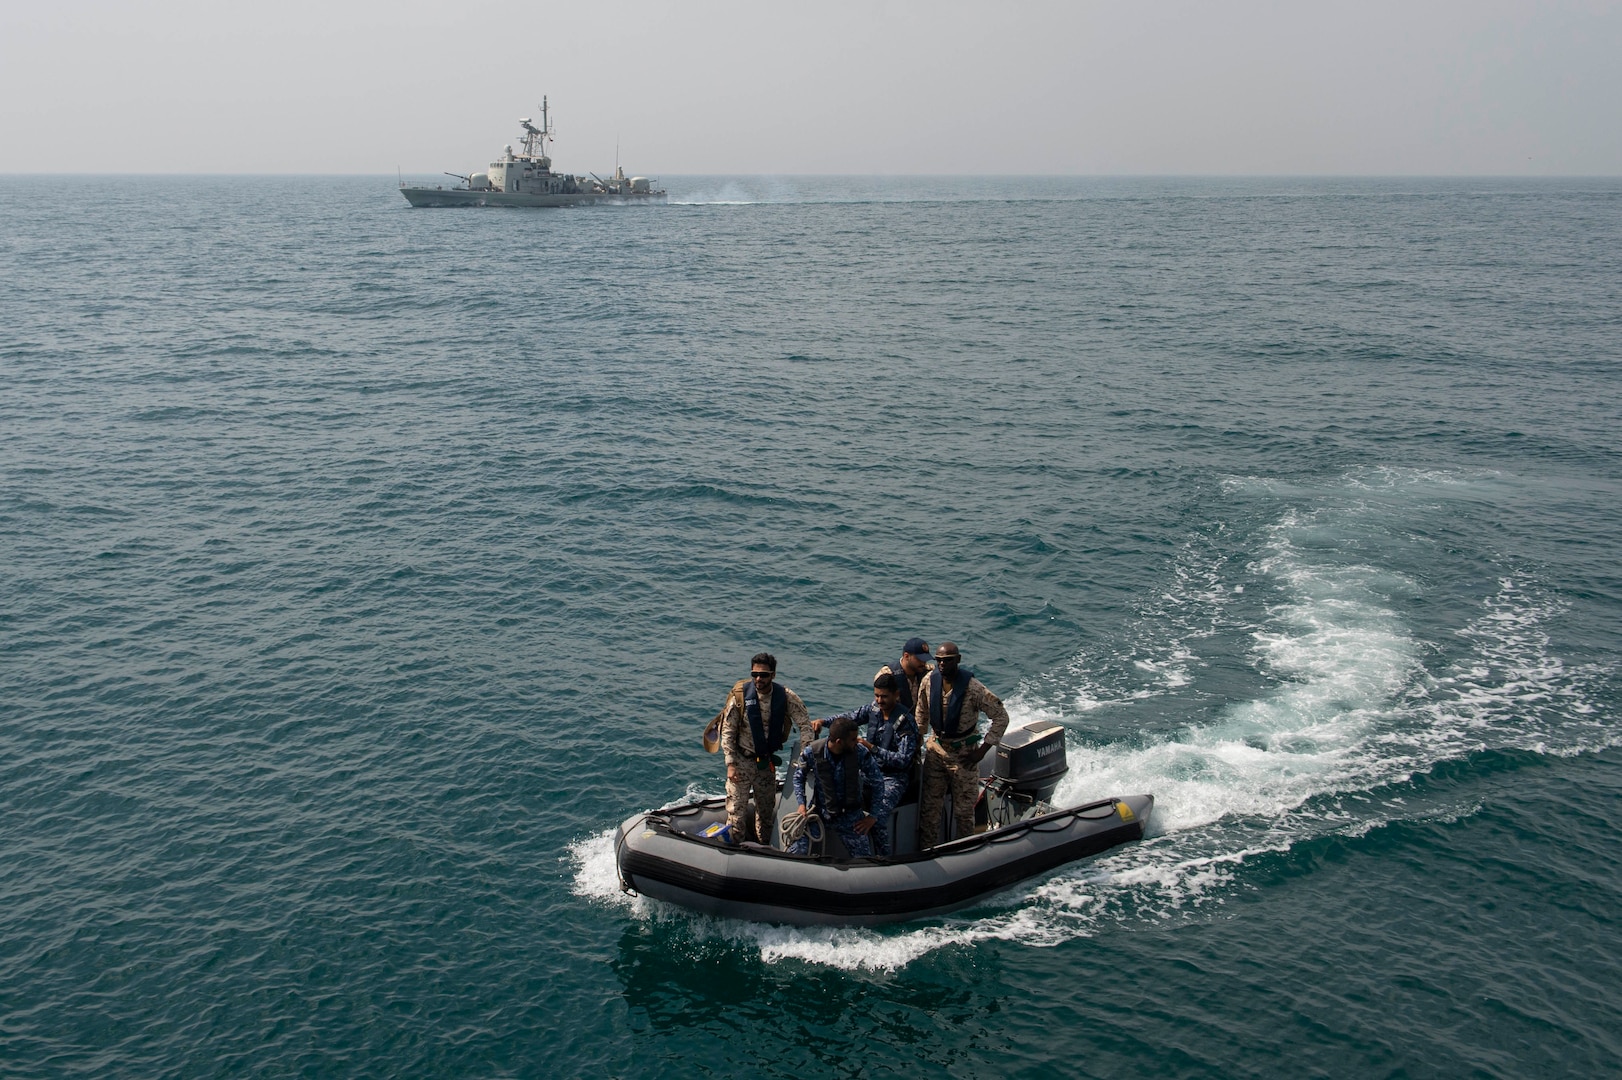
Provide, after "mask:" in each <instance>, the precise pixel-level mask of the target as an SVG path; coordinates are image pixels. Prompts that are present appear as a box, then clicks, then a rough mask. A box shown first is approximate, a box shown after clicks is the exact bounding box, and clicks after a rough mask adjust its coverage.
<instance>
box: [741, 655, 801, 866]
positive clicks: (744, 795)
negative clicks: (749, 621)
mask: <svg viewBox="0 0 1622 1080" xmlns="http://www.w3.org/2000/svg"><path fill="white" fill-rule="evenodd" d="M795 731H798V732H799V733H800V745H801V746H805V745H807V744H808V743H810V741H811V714H810V713H808V712H806V710H805V702H803V701H801V700H800V695H799V694H796V693H795V692H794V691H792V690H790V689H789V688H788V687H786V686H782V685H780V684H779V683H778V682H777V657H775V656H773V655H772V654H771V653H764V652H763V653H756V654H755V657H754V659H753V660H751V661H750V662H749V679H748V681H747V682H745V683H744V684H743V689H742V691H741V692H738V691H736V690H734V692H733V693H731V694H729V695H727V703H726V705H725V706H723V707H722V710H721V749H722V750H724V751H726V758H727V824H728V825H730V826H732V835H733V836H736V837H743V836H744V835H745V834H746V828H747V826H748V824H749V823H750V822H751V821H752V822H753V823H754V825H755V839H757V840H759V841H760V842H761V843H762V844H769V843H771V842H772V823H773V821H774V820H775V819H776V817H777V765H778V762H777V761H776V760H775V759H774V757H773V755H774V754H776V753H777V752H778V751H779V750H781V749H782V748H783V744H784V743H786V742H788V737H789V735H791V734H792V733H793V732H795ZM751 801H753V802H754V804H755V812H754V814H753V815H750V813H749V803H750V802H751Z"/></svg>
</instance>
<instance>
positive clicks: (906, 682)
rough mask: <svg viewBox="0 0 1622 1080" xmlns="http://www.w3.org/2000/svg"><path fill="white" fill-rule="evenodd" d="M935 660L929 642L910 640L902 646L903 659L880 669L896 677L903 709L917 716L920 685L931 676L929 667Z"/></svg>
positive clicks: (917, 638) (916, 638) (918, 638)
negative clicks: (915, 706) (927, 676)
mask: <svg viewBox="0 0 1622 1080" xmlns="http://www.w3.org/2000/svg"><path fill="white" fill-rule="evenodd" d="M934 659H935V658H934V657H932V656H930V655H929V642H927V641H925V640H924V639H923V638H921V637H915V638H908V639H907V643H906V644H905V645H903V646H901V659H900V660H892V661H891V662H890V663H888V664H885V665H884V666H883V667H882V668H880V669H879V670H880V671H888V672H889V673H890V674H892V675H894V676H895V678H896V689H897V690H898V691H899V692H900V695H901V698H900V700H901V707H902V708H903V709H906V710H907V711H908V712H909V713H913V715H915V716H916V715H917V713H916V712H914V710H913V706H914V705H916V704H917V703H918V684H919V683H921V682H923V679H924V676H925V675H928V674H929V665H930V664H931V663H933V662H934Z"/></svg>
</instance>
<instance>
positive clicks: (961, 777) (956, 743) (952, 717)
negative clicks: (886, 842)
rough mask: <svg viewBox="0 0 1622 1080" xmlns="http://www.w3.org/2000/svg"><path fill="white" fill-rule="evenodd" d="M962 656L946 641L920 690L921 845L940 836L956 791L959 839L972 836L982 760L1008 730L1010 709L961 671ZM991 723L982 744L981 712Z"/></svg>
mask: <svg viewBox="0 0 1622 1080" xmlns="http://www.w3.org/2000/svg"><path fill="white" fill-rule="evenodd" d="M961 660H962V655H961V654H960V653H959V652H958V649H957V646H956V645H954V644H953V643H952V642H950V641H947V642H943V643H942V644H941V647H940V648H938V649H936V650H935V670H934V671H932V672H930V673H929V677H928V678H926V679H924V680H923V681H922V682H921V683H920V684H919V686H918V712H917V716H916V719H917V721H918V729H919V730H920V731H922V732H923V733H924V790H923V793H922V794H921V795H920V796H919V799H918V847H919V849H920V850H921V849H923V848H930V847H934V846H935V845H936V844H938V843H940V838H941V812H942V810H944V809H945V806H944V804H945V802H946V793H947V791H948V790H950V791H951V793H952V823H953V825H954V826H955V827H956V829H957V835H958V837H959V838H960V839H961V838H962V837H965V836H969V835H971V834H972V833H973V832H974V803H975V800H976V799H978V798H979V797H980V759H981V758H983V757H985V756H986V752H987V751H988V750H990V749H991V748H992V747H993V746H996V745H997V740H998V739H1000V738H1002V735H1003V732H1005V731H1007V730H1008V710H1007V709H1005V708H1003V705H1002V702H1001V701H1000V700H998V698H997V695H995V694H993V693H992V692H991V691H990V690H987V689H986V688H985V685H984V684H982V683H981V682H980V680H979V679H976V678H975V677H974V672H972V671H967V670H964V669H961V668H959V667H958V664H959V662H960V661H961ZM981 713H984V714H985V715H986V716H987V717H988V718H989V719H990V720H991V727H990V728H989V729H987V731H986V733H985V737H984V739H983V740H982V738H981V735H980V714H981Z"/></svg>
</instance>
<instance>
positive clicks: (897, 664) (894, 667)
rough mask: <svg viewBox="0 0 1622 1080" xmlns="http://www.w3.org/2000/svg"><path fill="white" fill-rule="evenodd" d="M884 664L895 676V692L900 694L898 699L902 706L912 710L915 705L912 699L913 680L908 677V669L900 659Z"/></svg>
mask: <svg viewBox="0 0 1622 1080" xmlns="http://www.w3.org/2000/svg"><path fill="white" fill-rule="evenodd" d="M884 666H885V667H887V668H889V669H890V674H891V675H894V676H895V692H896V693H897V694H898V695H900V696H899V699H898V700H899V701H900V702H901V707H902V708H903V709H906V710H907V711H908V712H909V713H910V712H912V708H913V705H914V702H913V700H912V680H911V679H909V678H907V669H906V668H904V667H902V666H901V661H899V660H891V661H890V662H889V663H888V664H885V665H884Z"/></svg>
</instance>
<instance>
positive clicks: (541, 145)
mask: <svg viewBox="0 0 1622 1080" xmlns="http://www.w3.org/2000/svg"><path fill="white" fill-rule="evenodd" d="M546 112H547V110H546V96H545V95H544V94H543V95H541V126H540V127H536V126H535V125H534V124H532V123H530V119H529V117H527V116H526V117H524V118H523V119H522V120H520V121H518V122H519V124H521V125H523V128H524V156H525V157H527V158H529V159H531V160H532V161H534V162H535V163H536V164H538V165H540V167H541V168H542V169H544V170H550V169H551V168H552V159H551V158H550V157H548V156H547V155H546V143H547V140H549V139H551V138H552V122H551V120H550V119H548V118H547V115H546Z"/></svg>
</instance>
